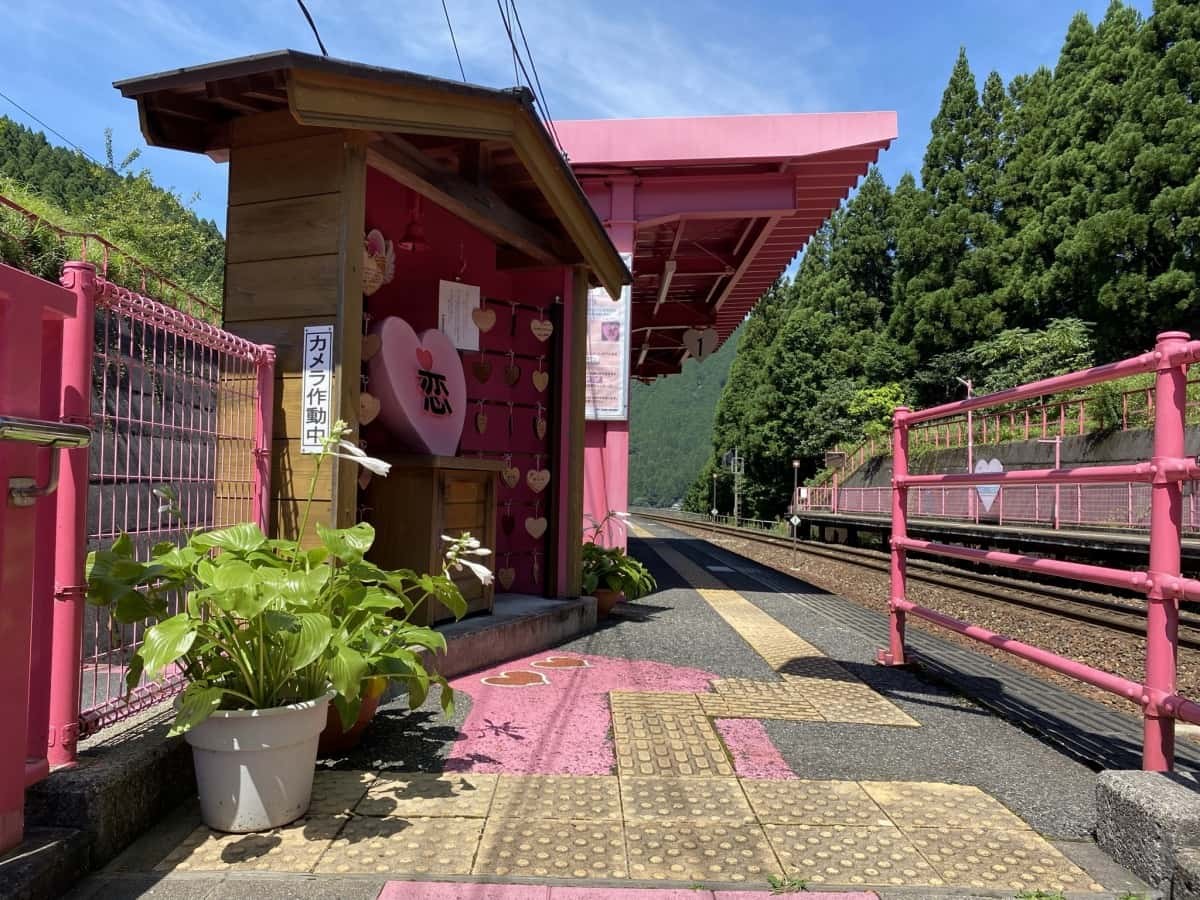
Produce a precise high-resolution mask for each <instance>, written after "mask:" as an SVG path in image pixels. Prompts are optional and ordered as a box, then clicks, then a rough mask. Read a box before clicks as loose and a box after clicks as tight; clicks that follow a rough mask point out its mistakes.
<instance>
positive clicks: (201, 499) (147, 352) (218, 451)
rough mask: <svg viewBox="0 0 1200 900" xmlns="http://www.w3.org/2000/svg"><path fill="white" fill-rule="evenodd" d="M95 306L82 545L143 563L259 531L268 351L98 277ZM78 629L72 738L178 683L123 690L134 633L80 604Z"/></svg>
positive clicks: (264, 512) (264, 485) (263, 507)
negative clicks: (166, 549) (198, 539)
mask: <svg viewBox="0 0 1200 900" xmlns="http://www.w3.org/2000/svg"><path fill="white" fill-rule="evenodd" d="M95 300H96V325H95V341H94V344H95V348H94V355H93V363H94V364H93V366H92V385H91V394H92V409H91V412H92V422H93V433H94V436H95V437H94V440H93V442H92V450H91V465H90V490H89V509H88V524H87V542H88V549H89V550H96V549H99V548H102V547H106V546H108V545H110V544H111V543H112V542H113V541H114V540H116V538H117V537H119V536H120V535H121V534H122V533H128V534H129V535H130V536H131V537H132V538H133V541H134V545H135V547H136V550H137V553H138V555H139V556H141V557H143V558H145V557H146V556H148V555H149V552H150V549H151V548H152V547H153V546H154V545H155V544H157V543H160V542H162V541H171V542H184V541H186V540H187V539H188V536H189V535H190V534H191V533H192V532H193V531H195V530H196V529H207V528H215V527H221V526H224V525H231V524H234V523H237V522H241V521H257V522H258V523H259V524H260V526H261V527H262V528H263V529H264V530H265V529H266V528H267V527H268V524H269V509H268V498H269V493H270V492H269V490H268V485H269V481H270V449H271V448H270V440H271V413H272V409H273V395H272V391H273V373H274V361H275V355H274V350H273V349H272V348H270V347H265V346H260V345H258V344H254V343H251V342H250V341H247V340H244V339H243V338H240V337H237V336H236V335H233V334H231V333H229V332H227V331H223V330H222V329H220V328H217V327H216V326H214V325H210V324H208V323H205V322H202V321H200V320H199V319H195V318H193V317H191V316H189V315H187V314H185V313H182V312H180V311H179V310H176V309H173V308H171V307H168V306H165V305H164V304H162V303H158V302H157V301H154V300H151V299H149V298H146V297H143V296H141V295H140V294H136V293H134V292H133V291H130V290H127V289H126V288H122V287H119V286H117V285H114V284H112V283H110V282H107V281H104V280H103V279H97V290H96V296H95ZM164 486H169V487H170V489H171V490H172V491H173V492H174V494H175V497H176V501H175V505H176V506H177V508H178V511H177V513H176V512H171V511H160V509H161V507H163V506H164V505H170V504H169V503H166V502H165V501H164V500H163V498H162V497H161V496H160V495H158V494H156V493H155V490H156V489H160V488H162V487H164ZM181 599H182V598H176V600H175V604H176V605H178V603H179V602H180V601H181ZM173 611H175V610H173ZM81 625H82V626H83V635H84V641H83V643H84V646H83V652H82V659H81V665H80V694H79V695H77V696H78V698H79V701H80V703H79V705H78V706H76V709H77V710H79V721H80V728H81V733H82V734H84V735H86V734H89V733H92V732H94V731H97V730H98V729H100V728H103V727H104V726H106V725H108V724H110V723H112V722H115V721H118V720H120V719H122V718H124V717H126V716H129V715H131V714H133V713H134V712H136V711H137V710H139V709H142V708H144V707H146V706H148V705H151V704H153V703H156V702H158V701H159V700H161V699H162V698H163V697H164V696H168V695H169V694H170V693H171V692H173V691H175V690H177V689H178V688H179V687H180V685H181V679H180V677H179V676H178V675H176V676H175V677H173V678H172V677H168V678H167V679H166V680H164V681H162V682H159V683H153V682H146V681H143V683H142V684H140V685H138V686H137V687H135V688H134V689H133V690H132V691H129V692H127V691H126V688H125V671H126V666H127V664H128V662H129V659H130V656H131V654H132V653H133V651H134V650H135V649H136V648H137V646H138V645H139V643H140V642H141V638H142V633H141V629H140V628H138V627H134V626H128V625H126V626H120V625H117V624H116V623H115V622H113V621H112V620H111V618H110V617H109V615H108V614H107V611H106V610H101V609H96V608H91V607H89V608H87V609H86V612H85V614H84V617H83V619H82V620H81Z"/></svg>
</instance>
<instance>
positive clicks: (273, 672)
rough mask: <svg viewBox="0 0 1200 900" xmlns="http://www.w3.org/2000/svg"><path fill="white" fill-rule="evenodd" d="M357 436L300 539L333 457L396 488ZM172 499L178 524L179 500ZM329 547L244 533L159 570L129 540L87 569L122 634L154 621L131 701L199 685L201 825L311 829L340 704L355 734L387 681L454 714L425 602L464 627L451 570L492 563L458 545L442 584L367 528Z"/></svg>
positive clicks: (159, 550) (337, 437) (202, 542)
mask: <svg viewBox="0 0 1200 900" xmlns="http://www.w3.org/2000/svg"><path fill="white" fill-rule="evenodd" d="M345 435H346V427H345V425H344V423H340V422H339V423H338V424H337V425H336V426H335V427H334V429H333V434H332V436H331V438H330V440H329V441H328V442H327V443H326V447H325V451H324V452H323V453H322V454H321V455H320V457H319V458H318V460H317V463H316V466H315V470H314V473H313V478H312V483H311V485H310V489H309V501H308V503H307V504H306V506H305V509H304V514H303V516H302V519H301V527H300V531H299V534H301V535H304V534H305V533H306V530H307V526H308V517H309V510H310V508H311V505H312V495H313V493H314V491H315V487H316V484H317V478H318V475H319V472H320V469H321V463H322V462H323V461H324V459H325V458H326V457H328V456H338V457H342V458H346V459H349V460H353V461H355V462H357V463H360V464H362V465H364V466H366V467H368V468H370V469H371V471H373V472H374V473H376V474H379V475H386V474H387V468H388V467H387V464H385V463H382V462H380V461H378V460H374V459H370V458H368V457H366V456H365V454H363V453H362V451H361V450H359V449H358V447H356V446H354V445H353V444H352V443H350V442H348V441H344V440H343V438H344V437H345ZM160 496H164V497H165V498H166V499H167V500H168V502H167V503H166V504H165V505H164V509H166V510H168V511H169V508H170V506H171V502H170V497H169V494H166V493H160ZM316 535H317V537H318V538H319V542H320V543H319V545H318V546H315V547H312V548H310V549H304V548H302V547H301V544H300V542H299V541H292V540H278V539H270V538H268V537H267V536H266V535H264V534H263V533H262V531H261V530H260V529H259V527H258V526H257V525H254V524H249V523H247V524H241V525H234V526H232V527H229V528H220V529H217V530H214V531H208V532H201V533H197V534H195V535H193V536H192V537H191V538H190V539H189V540H188V542H187V543H186V544H185V545H183V546H177V545H175V544H160V545H159V546H156V547H155V548H154V549H153V550H152V552H151V554H150V559H149V560H148V561H146V562H141V561H139V560H137V559H135V558H134V547H133V542H132V540H131V539H130V538H129V536H128V535H122V536H121V537H120V538H119V539H118V540H117V541H116V542H115V543H114V544H113V545H112V547H111V548H109V549H108V550H105V551H101V552H97V553H93V554H91V556H90V557H89V559H88V599H89V601H90V602H92V603H94V604H97V605H100V606H106V607H109V608H110V610H111V614H112V617H113V619H114V620H115V621H116V622H118V623H121V624H130V623H143V622H151V623H153V624H150V625H149V626H148V627H147V628H146V630H145V633H144V635H143V638H142V643H141V645H140V646H139V648H138V650H137V652H136V654H135V655H134V657H133V659H132V660H131V663H130V666H129V673H128V685H129V687H130V688H132V687H133V686H135V685H136V684H138V682H139V681H140V680H141V678H142V676H143V675H146V676H148V677H150V678H156V677H160V676H161V675H163V674H164V673H166V672H169V671H170V672H179V673H180V674H182V676H183V678H184V679H185V681H186V687H185V688H184V690H183V692H182V694H180V696H179V698H178V700H177V701H176V716H175V721H174V724H173V726H172V728H171V732H170V733H171V734H184V736H185V738H186V740H187V741H188V743H189V744H191V746H192V750H193V756H194V759H195V763H196V781H197V786H198V788H199V792H200V807H201V815H202V817H203V819H204V821H205V823H206V824H207V825H209V826H210V827H212V828H216V829H218V830H221V831H231V832H249V831H260V830H264V829H268V828H274V827H277V826H279V825H283V824H286V823H287V822H290V821H292V820H294V819H296V818H298V817H300V816H301V815H303V814H304V813H305V811H306V810H307V809H308V805H309V800H310V797H311V792H312V779H313V770H314V764H315V761H316V753H317V738H318V735H319V734H320V732H321V730H322V728H323V727H324V726H325V723H326V709H327V705H328V704H329V703H330V702H331V701H332V703H333V704H334V706H335V708H336V709H337V710H338V712H339V714H340V717H341V719H342V722H343V724H344V725H345V726H346V727H349V726H350V725H351V724H352V723H354V721H355V720H356V718H357V717H358V713H359V707H360V704H361V702H362V696H363V685H364V683H365V682H366V681H368V680H369V679H370V678H371V677H372V676H374V675H381V676H384V677H387V678H392V679H399V680H401V681H403V682H405V684H406V685H407V687H408V691H409V699H410V703H411V704H412V705H414V706H415V705H419V704H420V703H423V702H424V700H425V696H426V694H427V692H428V689H429V686H430V684H434V683H436V684H439V685H441V702H442V706H443V708H444V709H446V710H450V709H451V708H452V703H453V694H452V692H451V691H450V688H449V685H448V684H446V682H445V679H444V678H442V676H440V675H438V674H437V673H433V672H429V671H427V670H426V669H425V667H424V665H423V664H422V656H421V654H422V652H423V651H425V650H431V651H437V650H444V649H445V646H446V644H445V639H444V638H443V637H442V636H441V635H440V634H438V633H437V632H435V631H433V630H431V629H429V628H425V627H420V626H415V625H411V624H409V622H408V617H409V616H410V615H411V613H412V612H413V611H414V610H415V609H416V607H417V605H418V604H419V603H420V602H421V601H422V600H424V599H425V598H426V597H434V598H436V599H437V600H438V601H439V602H441V603H443V604H445V605H446V606H447V607H448V608H449V609H451V610H452V611H454V612H456V613H457V614H459V615H461V614H462V612H464V611H465V609H466V603H465V601H464V600H463V597H462V594H461V593H459V591H458V589H457V588H456V587H455V585H454V583H453V581H451V579H450V578H449V576H448V568H449V567H461V566H463V565H466V566H468V567H470V568H471V569H472V571H476V572H477V574H480V575H481V576H482V577H485V578H490V572H488V571H487V569H486V568H485V567H483V566H481V565H480V564H479V563H477V562H473V561H470V560H467V559H465V557H467V556H471V555H483V554H486V553H487V552H488V551H486V550H482V549H480V548H479V546H478V543H477V542H475V541H473V540H472V539H470V537H469V536H467V537H464V538H463V539H461V540H459V541H456V542H453V543H451V545H450V547H449V549H448V551H447V554H446V567H447V568H444V569H443V571H442V572H441V573H439V574H437V575H429V574H419V573H416V572H412V571H408V570H400V571H389V570H384V569H381V568H379V567H378V566H375V565H373V564H372V563H370V562H368V561H367V560H365V559H364V558H363V555H364V554H365V553H366V551H367V550H368V549H370V547H371V543H372V541H373V540H374V529H373V528H372V527H371V526H370V525H369V524H367V523H360V524H358V525H355V526H354V527H353V528H345V529H335V528H326V527H324V526H322V525H320V524H317V525H316ZM173 604H178V606H177V609H178V611H177V612H174V613H172V611H171V610H172V606H173Z"/></svg>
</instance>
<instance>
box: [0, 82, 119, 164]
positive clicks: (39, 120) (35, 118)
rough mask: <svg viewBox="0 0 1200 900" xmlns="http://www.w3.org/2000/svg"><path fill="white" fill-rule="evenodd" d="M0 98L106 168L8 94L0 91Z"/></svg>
mask: <svg viewBox="0 0 1200 900" xmlns="http://www.w3.org/2000/svg"><path fill="white" fill-rule="evenodd" d="M0 98H3V99H5V100H7V101H8V102H9V103H11V104H12V105H13V106H15V107H16V108H17V109H19V110H20V111H21V112H23V113H25V115H27V116H29V118H31V119H33V121H35V122H37V123H38V124H39V125H41V126H42V127H43V128H45V129H46V130H47V131H48V132H50V133H51V134H52V135H54V136H55V137H57V138H58V139H59V140H60V141H62V142H63V143H65V144H67V145H68V146H70V147H74V148H75V149H76V150H78V151H79V152H80V153H82V154H83V155H84V156H86V157H87V158H88V159H90V160H91V161H92V162H94V163H95V164H96V165H98V166H100V167H101V168H102V169H106V168H108V167H107V166H105V165H104V163H102V162H100V160H98V159H96V157H94V156H92V154H90V153H88V152H87V151H86V150H84V149H83V148H82V147H80V146H79V145H78V144H77V143H75V142H74V141H73V140H71V139H70V138H68V137H67V136H66V135H64V134H63V133H62V132H61V131H57V130H55V129H53V128H51V127H50V126H49V125H47V124H46V123H45V122H43V121H42V120H41V119H39V118H38V117H37V116H35V115H34V114H33V113H31V112H30V111H29V110H27V109H26V108H25V107H23V106H22V105H21V104H20V103H18V102H17V101H16V100H14V99H13V98H12V97H10V96H8V94H5V93H4V92H2V91H0Z"/></svg>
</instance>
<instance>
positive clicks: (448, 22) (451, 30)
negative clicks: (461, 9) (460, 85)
mask: <svg viewBox="0 0 1200 900" xmlns="http://www.w3.org/2000/svg"><path fill="white" fill-rule="evenodd" d="M442 12H444V13H445V14H446V27H447V28H448V29H450V43H451V44H452V45H453V46H454V58H455V59H457V60H458V74H459V75H461V76H462V80H463V82H464V83H465V82H466V80H467V73H466V71H464V69H463V64H462V57H461V56H459V54H458V41H457V40H455V38H454V26H453V25H451V24H450V10H448V9H446V0H442Z"/></svg>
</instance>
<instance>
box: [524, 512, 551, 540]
mask: <svg viewBox="0 0 1200 900" xmlns="http://www.w3.org/2000/svg"><path fill="white" fill-rule="evenodd" d="M549 524H550V523H549V522H547V521H546V517H545V516H537V517H536V518H535V517H533V516H529V517H528V518H526V519H525V530H526V531H527V532H529V536H530V537H531V538H533V539H534V540H537V539H538V538H540V537H541V536H542V535H543V534H545V533H546V527H547V526H548V525H549Z"/></svg>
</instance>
